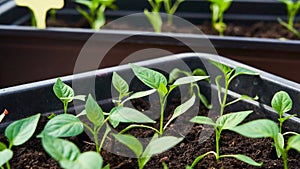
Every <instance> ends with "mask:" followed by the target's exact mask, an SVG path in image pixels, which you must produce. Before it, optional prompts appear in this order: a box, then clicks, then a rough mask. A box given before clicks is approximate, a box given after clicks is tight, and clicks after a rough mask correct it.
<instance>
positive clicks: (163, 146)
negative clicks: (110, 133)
mask: <svg viewBox="0 0 300 169" xmlns="http://www.w3.org/2000/svg"><path fill="white" fill-rule="evenodd" d="M114 137H115V138H116V139H117V140H118V141H119V142H121V143H122V144H124V145H126V146H127V147H128V148H129V149H130V150H131V151H133V153H134V154H135V156H136V158H137V160H138V165H139V169H143V168H144V166H145V165H146V164H147V162H148V161H149V160H150V159H151V157H152V156H153V155H155V154H159V153H162V152H164V151H167V150H168V149H170V148H172V147H174V146H175V145H176V144H178V143H180V142H181V141H182V140H183V138H177V137H173V136H163V137H160V138H158V134H155V135H154V136H153V137H152V139H151V141H150V142H149V144H148V145H147V146H146V148H145V149H143V145H142V143H141V142H140V141H139V140H138V139H137V138H135V137H134V136H132V135H128V134H114Z"/></svg>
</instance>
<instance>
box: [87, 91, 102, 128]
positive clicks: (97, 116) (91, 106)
mask: <svg viewBox="0 0 300 169" xmlns="http://www.w3.org/2000/svg"><path fill="white" fill-rule="evenodd" d="M85 111H86V115H87V118H88V119H89V120H90V121H91V122H92V123H93V124H94V125H95V126H99V125H101V124H102V123H103V121H104V114H103V111H102V109H101V107H100V106H99V105H98V103H97V102H96V101H95V100H94V99H93V97H92V96H91V95H90V94H89V96H88V99H87V101H86V104H85Z"/></svg>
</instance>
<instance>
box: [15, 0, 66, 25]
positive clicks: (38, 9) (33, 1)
mask: <svg viewBox="0 0 300 169" xmlns="http://www.w3.org/2000/svg"><path fill="white" fill-rule="evenodd" d="M15 2H16V4H17V5H18V6H24V7H28V8H29V9H30V10H31V12H32V19H31V20H32V23H36V26H37V28H40V29H45V28H46V15H47V11H48V10H50V9H61V8H62V7H63V6H64V1H63V0H45V1H40V0H15Z"/></svg>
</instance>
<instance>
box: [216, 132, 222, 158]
mask: <svg viewBox="0 0 300 169" xmlns="http://www.w3.org/2000/svg"><path fill="white" fill-rule="evenodd" d="M215 131H216V159H217V162H219V159H220V135H221V131H219V130H218V128H216V129H215Z"/></svg>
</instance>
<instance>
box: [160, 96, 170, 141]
mask: <svg viewBox="0 0 300 169" xmlns="http://www.w3.org/2000/svg"><path fill="white" fill-rule="evenodd" d="M167 97H168V94H166V95H165V96H160V100H163V101H162V102H161V107H160V122H159V134H160V135H162V134H163V132H164V112H165V105H166V102H167Z"/></svg>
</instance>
